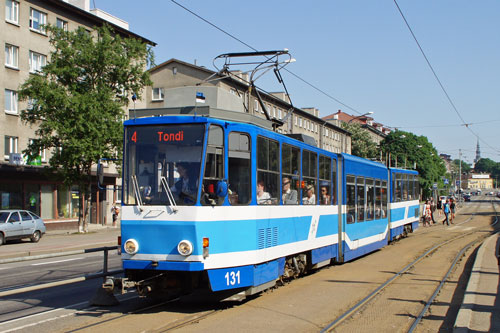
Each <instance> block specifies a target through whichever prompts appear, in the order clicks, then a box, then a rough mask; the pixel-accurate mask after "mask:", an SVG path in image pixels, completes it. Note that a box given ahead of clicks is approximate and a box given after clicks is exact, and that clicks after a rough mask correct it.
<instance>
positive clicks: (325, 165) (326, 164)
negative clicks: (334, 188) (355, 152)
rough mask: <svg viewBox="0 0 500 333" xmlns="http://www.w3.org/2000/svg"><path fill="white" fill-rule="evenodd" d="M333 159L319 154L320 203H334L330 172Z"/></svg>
mask: <svg viewBox="0 0 500 333" xmlns="http://www.w3.org/2000/svg"><path fill="white" fill-rule="evenodd" d="M331 164H332V161H331V159H330V158H328V157H326V156H323V155H320V156H319V204H320V205H330V204H331V203H332V196H331V193H332V192H331V176H332V173H331V172H330V169H331Z"/></svg>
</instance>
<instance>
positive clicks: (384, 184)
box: [381, 180, 387, 218]
mask: <svg viewBox="0 0 500 333" xmlns="http://www.w3.org/2000/svg"><path fill="white" fill-rule="evenodd" d="M381 191H382V205H381V209H382V218H385V217H386V216H387V182H386V181H385V180H383V181H382V188H381Z"/></svg>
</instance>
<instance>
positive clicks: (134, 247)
mask: <svg viewBox="0 0 500 333" xmlns="http://www.w3.org/2000/svg"><path fill="white" fill-rule="evenodd" d="M123 248H124V249H125V252H127V253H128V254H135V253H137V251H139V243H137V241H136V240H135V239H127V241H126V242H125V244H123Z"/></svg>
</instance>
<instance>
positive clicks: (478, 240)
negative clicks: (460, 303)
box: [321, 200, 498, 332]
mask: <svg viewBox="0 0 500 333" xmlns="http://www.w3.org/2000/svg"><path fill="white" fill-rule="evenodd" d="M495 202H496V204H498V201H495V200H491V203H492V206H493V207H494V208H493V209H494V211H495V215H496V221H495V223H494V224H492V226H493V225H495V224H497V222H498V214H497V213H496V209H495ZM480 207H481V204H479V205H477V206H476V207H474V208H475V210H476V212H474V213H472V215H471V216H470V217H469V218H467V219H466V220H465V221H462V222H460V223H456V224H454V226H461V225H463V224H465V223H468V222H470V221H472V220H473V218H474V216H476V214H477V210H479V208H480ZM441 230H442V229H441V228H439V229H437V228H432V227H431V228H426V229H425V231H424V232H421V233H420V234H421V235H428V234H429V233H432V232H435V231H441ZM478 233H484V234H483V235H480V236H479V237H478V238H475V239H473V240H472V241H471V242H468V243H467V245H466V246H464V247H462V248H461V249H460V251H459V252H458V254H457V255H456V256H455V258H454V260H453V262H452V264H451V265H450V267H449V269H448V270H447V272H446V274H445V275H444V277H442V278H441V280H440V281H439V285H438V287H437V288H436V289H435V290H434V293H433V294H432V295H431V297H429V298H428V299H427V300H425V304H424V308H423V310H421V312H420V313H419V314H418V315H415V316H414V318H415V319H414V321H413V323H412V326H411V327H413V325H414V326H415V327H416V326H417V325H418V323H419V322H420V321H421V320H422V318H423V317H424V315H425V312H426V311H428V309H429V307H430V305H431V304H432V302H433V300H434V299H435V297H436V296H437V295H438V294H439V292H440V291H441V289H442V287H443V286H444V284H445V282H446V281H447V279H448V277H449V275H450V273H451V272H452V271H453V269H454V268H455V267H456V264H457V263H458V262H459V259H460V258H462V257H463V255H464V253H465V252H466V251H467V250H468V249H470V248H471V247H472V246H474V245H475V244H478V243H482V242H483V241H484V240H485V239H486V238H487V237H488V236H490V235H491V231H483V230H471V231H468V232H465V233H462V234H460V235H457V236H455V237H452V238H450V239H446V240H444V241H443V242H440V243H438V244H436V245H434V246H432V247H431V248H430V249H428V250H426V251H425V252H424V253H423V254H421V255H420V256H418V257H417V258H416V259H414V260H413V261H412V262H410V263H409V264H408V265H406V266H405V267H404V268H403V269H401V270H400V271H398V272H397V273H395V274H394V275H393V276H392V277H391V278H389V279H388V280H386V281H385V282H384V283H382V284H380V285H379V286H378V287H376V288H375V289H374V290H373V291H372V292H370V293H369V294H368V295H367V296H365V297H364V298H363V299H361V300H360V301H358V302H357V303H356V304H354V306H352V307H351V308H349V309H348V310H347V311H345V312H343V313H342V314H340V315H339V316H337V318H336V319H335V320H333V321H332V322H330V323H329V324H328V325H327V326H325V327H324V328H323V329H322V330H321V332H331V331H333V330H335V329H336V328H338V327H339V326H340V325H342V324H343V323H344V322H345V321H346V320H347V319H350V318H352V317H354V315H355V314H356V313H359V312H360V311H361V310H362V309H363V308H365V307H367V306H369V305H370V302H372V301H373V300H374V299H375V298H376V297H377V296H379V295H380V294H381V293H382V292H383V291H384V290H386V288H387V287H388V286H389V285H391V284H393V283H394V282H395V281H396V280H397V279H398V278H400V277H403V276H404V275H406V274H408V273H409V271H410V270H412V269H414V268H415V267H416V266H417V265H418V264H419V263H421V262H422V261H423V260H425V259H426V258H429V257H431V256H432V255H434V254H435V253H437V252H438V251H439V250H440V249H443V248H444V247H445V246H447V245H450V244H453V243H454V242H457V241H459V240H463V239H465V238H466V237H469V236H473V235H475V234H478ZM413 329H414V328H413ZM413 329H412V331H413ZM412 331H411V332H412Z"/></svg>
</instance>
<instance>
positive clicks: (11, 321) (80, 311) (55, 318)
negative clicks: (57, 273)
mask: <svg viewBox="0 0 500 333" xmlns="http://www.w3.org/2000/svg"><path fill="white" fill-rule="evenodd" d="M134 297H137V295H129V296H128V297H127V296H125V297H123V298H121V299H120V301H122V302H123V301H128V300H130V299H132V298H134ZM86 304H89V302H88V301H84V302H80V303H76V304H72V305H67V306H65V307H64V308H59V309H53V310H48V311H45V312H39V313H35V314H32V315H29V316H26V317H21V318H17V319H12V320H9V321H4V322H2V323H0V327H1V326H6V325H8V324H13V323H15V322H18V321H21V320H22V321H25V320H27V319H31V318H35V317H39V316H42V315H47V314H50V313H53V312H57V311H63V310H69V311H70V312H69V313H66V314H62V315H56V316H55V317H52V318H47V319H42V320H40V321H38V322H35V323H31V324H26V325H23V326H18V327H15V328H10V329H7V330H5V331H0V333H8V332H14V331H19V330H22V329H25V328H28V327H33V326H37V325H40V324H43V323H46V322H50V321H54V320H57V319H62V318H65V317H69V316H71V315H74V314H76V313H83V312H84V311H90V310H93V309H98V308H99V307H98V306H91V307H88V308H83V309H80V310H73V309H72V308H75V307H79V306H82V305H86Z"/></svg>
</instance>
